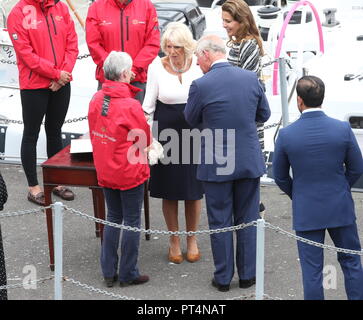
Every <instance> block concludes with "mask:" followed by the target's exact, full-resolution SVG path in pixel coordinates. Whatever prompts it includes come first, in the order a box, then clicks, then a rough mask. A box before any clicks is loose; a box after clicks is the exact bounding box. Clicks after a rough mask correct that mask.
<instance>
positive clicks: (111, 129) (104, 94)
mask: <svg viewBox="0 0 363 320" xmlns="http://www.w3.org/2000/svg"><path fill="white" fill-rule="evenodd" d="M131 66H132V59H131V58H130V56H129V55H128V54H127V53H125V52H115V51H112V52H111V53H110V54H109V56H108V57H107V59H106V60H105V63H104V66H103V69H104V74H105V78H106V80H105V82H104V83H103V85H102V89H101V90H100V91H98V92H97V93H96V94H95V95H94V96H93V98H92V100H91V102H90V105H89V111H88V122H89V131H90V136H91V142H92V147H93V159H94V164H95V167H96V172H97V180H98V184H99V185H100V186H101V187H103V190H104V194H105V199H106V204H107V221H109V222H113V223H117V224H121V223H123V224H124V225H125V226H131V227H137V228H140V225H141V207H142V201H143V196H144V182H145V181H146V180H147V179H148V178H149V176H150V169H149V166H148V162H147V155H146V149H147V147H148V146H149V145H150V143H151V132H150V127H149V125H148V124H147V122H146V119H145V116H144V112H143V110H142V108H141V104H140V102H139V101H137V100H136V99H134V96H135V94H136V93H137V92H139V91H140V89H138V88H136V87H134V86H132V85H130V84H129V83H130V78H131V74H132V71H131ZM119 238H120V229H119V228H114V227H110V226H107V225H106V226H105V228H104V234H103V242H102V252H101V268H102V273H103V276H104V279H105V282H106V285H107V286H108V287H112V286H113V284H114V282H115V281H119V282H120V285H121V286H126V285H130V284H143V283H145V282H147V281H148V280H149V277H148V276H146V275H140V273H139V270H138V268H137V258H138V251H139V240H140V233H139V232H133V231H128V230H123V232H122V241H121V257H120V258H119V257H118V254H117V251H118V247H119ZM118 264H119V275H117V269H118Z"/></svg>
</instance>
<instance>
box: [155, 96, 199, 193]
mask: <svg viewBox="0 0 363 320" xmlns="http://www.w3.org/2000/svg"><path fill="white" fill-rule="evenodd" d="M184 108H185V103H183V104H164V103H162V102H160V101H157V104H156V109H155V113H154V123H153V133H154V137H156V138H157V140H158V141H159V142H160V143H161V144H162V145H163V146H164V159H162V160H161V161H159V162H158V163H157V164H156V165H153V166H151V167H150V169H151V177H150V184H149V186H150V196H151V197H154V198H161V199H167V200H199V199H202V198H203V193H204V191H203V186H202V182H201V181H199V180H197V178H196V176H197V166H198V164H197V161H195V160H196V159H197V158H198V154H195V152H193V149H194V150H197V149H198V150H199V148H198V146H197V145H194V144H195V143H197V141H194V140H193V139H192V138H189V137H187V136H186V135H184V136H183V135H182V134H183V131H182V130H183V129H184V130H185V129H186V130H187V132H188V131H189V130H191V129H192V128H191V127H190V126H189V124H188V123H187V122H186V120H185V118H184V113H183V112H184ZM167 129H171V130H170V131H171V132H172V137H173V138H171V136H169V137H168V138H167V140H166V141H161V138H162V136H160V134H162V135H165V134H166V135H168V131H167ZM170 131H169V132H170ZM176 137H177V141H176V139H175V138H176ZM193 146H194V148H193ZM170 160H172V161H170Z"/></svg>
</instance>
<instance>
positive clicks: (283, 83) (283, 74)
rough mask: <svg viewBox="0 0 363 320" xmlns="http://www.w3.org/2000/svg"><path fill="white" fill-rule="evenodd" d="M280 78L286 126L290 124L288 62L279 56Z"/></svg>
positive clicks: (283, 116)
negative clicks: (287, 79)
mask: <svg viewBox="0 0 363 320" xmlns="http://www.w3.org/2000/svg"><path fill="white" fill-rule="evenodd" d="M279 73H280V74H279V78H280V95H281V108H282V126H283V127H284V128H285V127H286V126H287V125H288V124H289V102H288V99H287V84H286V63H285V59H284V58H279Z"/></svg>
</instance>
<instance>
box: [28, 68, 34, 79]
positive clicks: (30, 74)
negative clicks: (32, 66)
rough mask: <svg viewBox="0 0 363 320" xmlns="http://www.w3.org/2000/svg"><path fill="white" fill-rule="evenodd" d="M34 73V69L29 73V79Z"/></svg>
mask: <svg viewBox="0 0 363 320" xmlns="http://www.w3.org/2000/svg"><path fill="white" fill-rule="evenodd" d="M32 74H33V70H30V73H29V78H28V79H29V80H30V78H31V77H32Z"/></svg>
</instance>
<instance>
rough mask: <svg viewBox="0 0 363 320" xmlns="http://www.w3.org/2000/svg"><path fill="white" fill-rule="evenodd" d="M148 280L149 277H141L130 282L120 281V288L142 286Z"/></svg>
mask: <svg viewBox="0 0 363 320" xmlns="http://www.w3.org/2000/svg"><path fill="white" fill-rule="evenodd" d="M149 279H150V278H149V276H147V275H142V276H139V277H138V278H136V279H134V280H131V281H125V282H123V281H120V287H127V286H130V285H133V284H144V283H146V282H148V281H149Z"/></svg>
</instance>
